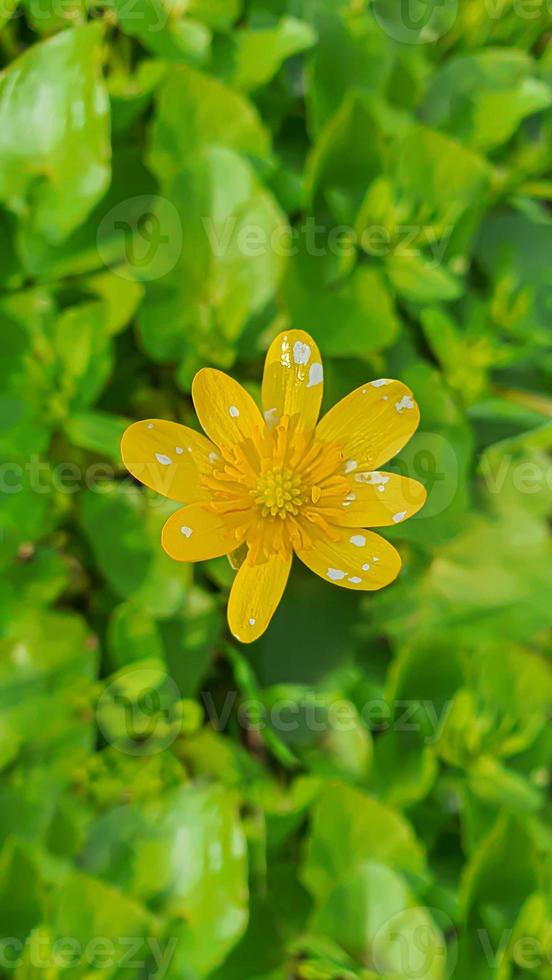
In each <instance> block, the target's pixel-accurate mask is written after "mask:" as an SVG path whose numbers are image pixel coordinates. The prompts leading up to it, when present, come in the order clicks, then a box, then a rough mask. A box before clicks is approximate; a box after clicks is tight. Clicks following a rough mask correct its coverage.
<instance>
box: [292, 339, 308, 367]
mask: <svg viewBox="0 0 552 980" xmlns="http://www.w3.org/2000/svg"><path fill="white" fill-rule="evenodd" d="M310 356H311V348H310V346H309V345H308V344H302V343H301V341H300V340H298V341H297V343H295V344H294V345H293V360H294V361H295V363H296V364H308V361H309V357H310Z"/></svg>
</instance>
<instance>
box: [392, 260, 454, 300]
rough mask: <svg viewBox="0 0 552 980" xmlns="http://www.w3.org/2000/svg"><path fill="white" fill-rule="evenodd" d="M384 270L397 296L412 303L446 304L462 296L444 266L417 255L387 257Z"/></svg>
mask: <svg viewBox="0 0 552 980" xmlns="http://www.w3.org/2000/svg"><path fill="white" fill-rule="evenodd" d="M385 268H386V270H387V274H388V276H389V279H390V280H391V283H392V285H393V286H394V287H395V289H396V290H397V293H398V294H399V296H401V297H403V298H404V299H407V300H411V301H412V302H414V303H432V302H436V301H439V300H442V301H443V302H447V301H448V302H450V301H451V300H453V299H458V298H459V296H461V295H462V284H461V282H460V281H459V280H458V279H457V278H456V277H455V276H454V275H453V274H452V272H450V271H449V270H448V269H447V268H446V266H442V265H436V264H435V262H434V261H433V260H429V259H428V258H427V257H426V256H423V255H420V254H419V253H418V254H417V253H413V254H411V255H396V254H395V255H390V256H389V258H388V259H387V260H386V263H385Z"/></svg>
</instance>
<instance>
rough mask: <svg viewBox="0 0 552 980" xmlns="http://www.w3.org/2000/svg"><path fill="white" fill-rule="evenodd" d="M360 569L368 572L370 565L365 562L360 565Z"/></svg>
mask: <svg viewBox="0 0 552 980" xmlns="http://www.w3.org/2000/svg"><path fill="white" fill-rule="evenodd" d="M362 571H363V572H369V571H370V566H369V565H368V563H367V562H366V563H365V564H364V565H363V566H362Z"/></svg>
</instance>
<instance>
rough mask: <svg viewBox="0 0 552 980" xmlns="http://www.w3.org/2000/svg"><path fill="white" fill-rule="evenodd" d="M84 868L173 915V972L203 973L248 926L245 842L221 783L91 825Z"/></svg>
mask: <svg viewBox="0 0 552 980" xmlns="http://www.w3.org/2000/svg"><path fill="white" fill-rule="evenodd" d="M85 866H86V867H87V868H88V869H89V870H90V871H93V872H94V873H95V874H96V875H101V876H102V877H105V878H107V879H108V880H110V881H112V882H113V883H114V884H115V883H119V884H120V885H124V886H125V887H126V888H127V889H128V890H129V892H130V894H131V895H132V896H134V898H135V899H136V900H141V901H143V902H146V901H152V900H154V901H155V903H156V907H157V908H158V910H159V911H160V912H162V913H164V914H165V915H166V916H169V917H170V918H171V919H172V924H171V932H170V934H171V936H174V937H175V938H176V939H177V945H176V948H175V951H174V954H173V959H172V967H171V969H172V971H174V972H175V974H176V975H182V972H181V971H183V970H186V971H189V973H190V975H196V976H205V975H206V974H207V973H208V972H210V970H212V969H213V968H214V967H215V966H217V965H218V964H219V963H220V962H221V961H222V959H223V957H224V956H225V954H226V953H227V952H228V950H229V949H230V948H231V946H232V945H233V944H234V943H235V942H236V940H237V939H238V938H239V937H240V936H241V934H242V932H243V930H244V928H245V925H246V922H247V912H246V908H247V905H246V903H247V880H246V860H245V839H244V835H243V830H242V827H241V824H240V821H239V818H238V815H237V811H236V800H235V799H234V798H233V796H232V795H231V794H229V793H228V792H225V791H224V790H223V788H222V787H220V786H208V785H207V786H201V785H193V784H190V785H188V786H182V787H177V788H175V789H174V790H172V791H171V792H169V793H166V794H165V795H162V796H160V797H159V799H156V800H152V801H151V802H148V803H146V804H145V805H143V806H142V807H122V808H118V809H117V810H113V811H112V812H111V813H108V814H106V816H105V817H103V818H100V819H99V820H98V821H97V822H96V824H95V826H93V827H92V828H91V833H90V838H89V842H88V846H87V850H86V854H85ZM102 887H104V888H106V889H107V886H106V885H104V886H102ZM127 901H128V899H127Z"/></svg>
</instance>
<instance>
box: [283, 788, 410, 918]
mask: <svg viewBox="0 0 552 980" xmlns="http://www.w3.org/2000/svg"><path fill="white" fill-rule="evenodd" d="M366 861H377V862H379V863H382V864H385V865H387V866H388V867H390V868H392V869H395V870H399V871H408V872H410V873H411V874H422V873H423V871H424V854H423V849H422V847H421V846H420V844H419V842H418V841H417V840H416V836H415V834H414V832H413V830H412V829H411V827H410V825H409V824H408V823H407V821H406V820H405V819H404V817H402V816H401V814H400V813H398V812H397V811H395V810H393V809H392V808H391V807H388V806H386V805H385V804H383V803H381V802H380V801H379V800H377V799H375V797H372V796H368V795H367V794H366V793H362V792H360V791H359V790H356V789H352V788H351V787H348V786H346V785H344V784H342V783H337V782H328V783H327V784H326V785H325V786H324V787H323V789H322V791H321V793H320V796H319V797H318V800H317V801H316V803H315V804H314V807H313V813H312V826H311V832H310V836H309V841H308V847H307V853H306V858H305V864H304V867H303V872H302V877H303V880H304V882H305V884H306V885H307V887H308V888H309V890H310V891H311V892H312V893H313V895H315V896H316V898H317V900H318V902H321V901H322V900H323V899H325V898H326V897H327V896H328V895H329V893H330V892H331V891H332V889H333V888H334V887H335V886H336V885H337V884H338V883H339V882H340V881H346V880H347V879H348V878H349V876H350V875H351V874H353V873H354V872H355V871H358V870H359V869H360V867H361V866H362V865H363V864H364V863H365V862H366Z"/></svg>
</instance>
